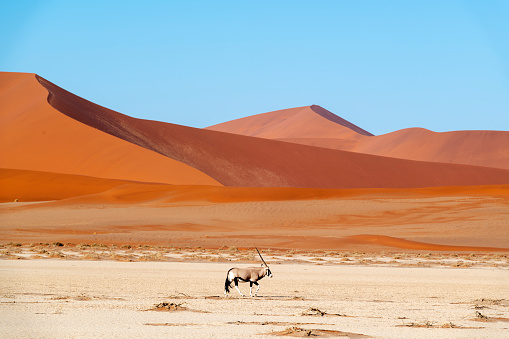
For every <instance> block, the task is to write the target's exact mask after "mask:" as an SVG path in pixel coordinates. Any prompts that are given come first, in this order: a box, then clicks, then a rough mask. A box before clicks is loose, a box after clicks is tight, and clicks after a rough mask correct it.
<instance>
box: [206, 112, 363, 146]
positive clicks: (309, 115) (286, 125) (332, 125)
mask: <svg viewBox="0 0 509 339" xmlns="http://www.w3.org/2000/svg"><path fill="white" fill-rule="evenodd" d="M206 129H209V130H214V131H221V132H227V133H235V134H242V135H248V136H253V137H259V138H266V139H285V138H295V137H299V138H334V139H351V138H354V139H356V138H358V137H359V136H361V135H365V136H371V135H372V134H371V133H369V132H367V131H365V130H363V129H362V128H360V127H358V126H356V125H354V124H352V123H350V122H348V121H346V120H345V119H342V118H340V117H338V116H337V115H335V114H333V113H331V112H329V111H327V110H326V109H324V108H322V107H320V106H318V105H311V106H304V107H296V108H289V109H283V110H279V111H274V112H268V113H262V114H257V115H253V116H249V117H245V118H241V119H236V120H232V121H228V122H225V123H221V124H218V125H214V126H210V127H207V128H206Z"/></svg>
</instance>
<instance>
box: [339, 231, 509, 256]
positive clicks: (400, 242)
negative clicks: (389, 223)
mask: <svg viewBox="0 0 509 339" xmlns="http://www.w3.org/2000/svg"><path fill="white" fill-rule="evenodd" d="M342 241H344V242H346V243H353V244H356V243H357V244H364V245H376V246H384V247H396V248H403V249H408V250H423V251H486V252H493V251H497V252H509V248H500V247H479V246H451V245H439V244H429V243H424V242H418V241H411V240H406V239H401V238H396V237H388V236H385V235H375V234H359V235H352V236H349V237H345V238H344V239H342Z"/></svg>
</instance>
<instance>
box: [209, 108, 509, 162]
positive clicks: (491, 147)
mask: <svg viewBox="0 0 509 339" xmlns="http://www.w3.org/2000/svg"><path fill="white" fill-rule="evenodd" d="M321 112H325V114H320V113H321ZM324 117H327V118H324ZM345 122H346V123H345ZM207 129H210V130H217V131H223V132H228V133H235V134H242V135H249V136H254V137H259V138H267V139H274V140H280V141H286V142H293V143H297V144H303V145H311V146H315V147H324V148H330V149H337V150H344V151H351V152H359V153H365V154H373V155H380V156H386V157H393V158H401V159H410V160H418V161H432V162H443V163H454V164H466V165H476V166H485V167H496V168H504V169H509V132H507V131H453V132H444V133H436V132H432V131H429V130H426V129H423V128H407V129H403V130H399V131H395V132H392V133H388V134H384V135H379V136H373V135H372V134H371V133H369V132H366V131H364V130H363V129H361V128H359V127H358V126H355V125H353V124H351V123H349V122H347V121H346V120H344V119H342V118H340V117H338V116H336V115H334V114H333V113H331V112H329V111H327V110H325V109H323V108H322V107H320V106H317V105H312V106H305V107H298V108H290V109H285V110H280V111H274V112H268V113H263V114H258V115H253V116H249V117H245V118H241V119H236V120H232V121H228V122H224V123H221V124H217V125H214V126H210V127H207Z"/></svg>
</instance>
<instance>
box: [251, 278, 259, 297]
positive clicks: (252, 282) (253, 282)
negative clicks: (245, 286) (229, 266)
mask: <svg viewBox="0 0 509 339" xmlns="http://www.w3.org/2000/svg"><path fill="white" fill-rule="evenodd" d="M253 284H255V285H256V286H258V288H257V289H256V292H255V294H254V296H256V294H257V293H258V290H259V289H260V284H258V283H257V282H256V281H250V282H249V295H250V296H252V297H253V292H252V291H253Z"/></svg>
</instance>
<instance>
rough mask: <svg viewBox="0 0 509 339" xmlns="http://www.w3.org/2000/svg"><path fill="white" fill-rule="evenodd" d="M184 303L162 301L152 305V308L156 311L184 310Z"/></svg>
mask: <svg viewBox="0 0 509 339" xmlns="http://www.w3.org/2000/svg"><path fill="white" fill-rule="evenodd" d="M183 304H184V303H166V302H162V303H159V304H156V305H154V309H155V310H156V311H164V312H175V311H184V310H187V308H186V307H185V306H182V305H183Z"/></svg>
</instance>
